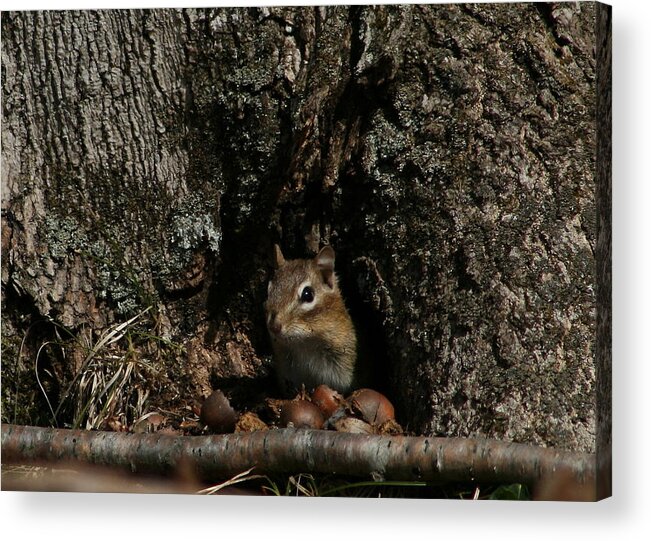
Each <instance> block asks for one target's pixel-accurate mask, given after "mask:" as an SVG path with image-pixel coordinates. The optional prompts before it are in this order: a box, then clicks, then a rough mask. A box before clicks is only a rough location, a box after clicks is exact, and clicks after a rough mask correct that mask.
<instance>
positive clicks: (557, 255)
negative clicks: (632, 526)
mask: <svg viewBox="0 0 651 541" xmlns="http://www.w3.org/2000/svg"><path fill="white" fill-rule="evenodd" d="M610 13H611V12H610V8H609V7H608V6H605V5H603V4H598V3H593V2H579V3H572V4H554V5H551V4H532V3H514V4H445V5H392V6H377V5H374V6H324V7H314V6H309V7H277V6H274V7H260V8H201V9H191V8H188V9H153V10H135V9H134V10H87V11H72V10H64V11H12V12H3V13H2V55H3V58H2V64H3V79H2V103H3V122H2V191H3V197H2V303H3V310H2V337H3V339H2V359H3V374H2V375H3V377H2V422H3V426H2V456H3V465H2V481H3V484H2V486H3V489H5V490H57V491H60V490H63V491H67V490H69V491H112V492H115V491H117V492H128V491H142V492H192V493H197V494H206V493H217V494H232V493H244V494H259V495H276V494H298V495H311V496H326V495H332V496H353V497H379V496H381V497H412V498H456V499H458V498H463V499H472V498H479V499H487V498H492V499H545V500H573V499H578V500H595V499H600V498H603V497H606V496H608V495H609V494H610V230H611V229H610V223H611V220H610V176H611V175H610V77H611V75H610V73H611V72H610ZM322 385H326V386H327V388H324V387H323V386H322ZM62 471H64V472H65V473H64V474H61V472H62Z"/></svg>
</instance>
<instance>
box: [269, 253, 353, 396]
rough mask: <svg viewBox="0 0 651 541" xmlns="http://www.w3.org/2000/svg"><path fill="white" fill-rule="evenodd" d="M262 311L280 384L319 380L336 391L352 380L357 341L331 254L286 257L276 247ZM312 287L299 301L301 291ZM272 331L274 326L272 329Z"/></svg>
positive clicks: (346, 388)
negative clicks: (274, 266) (309, 297)
mask: <svg viewBox="0 0 651 541" xmlns="http://www.w3.org/2000/svg"><path fill="white" fill-rule="evenodd" d="M276 262H277V269H276V271H275V273H274V276H273V278H272V280H271V281H270V282H269V291H268V297H267V302H266V303H265V312H266V315H267V327H268V328H269V335H270V337H271V343H272V346H273V350H274V362H275V367H276V373H277V376H278V380H279V383H280V385H281V387H282V388H283V389H284V390H285V391H287V392H291V391H292V390H294V389H297V388H300V386H301V385H305V387H306V388H308V389H311V388H314V387H316V386H317V385H320V384H322V383H325V384H326V385H329V386H330V387H332V388H334V389H337V390H338V391H340V392H344V393H345V392H348V391H349V390H351V388H352V386H353V384H354V374H355V363H356V360H357V339H356V336H355V328H354V326H353V322H352V320H351V319H350V316H349V315H348V311H347V310H346V306H345V304H344V301H343V299H342V297H341V293H340V291H339V286H338V284H337V279H336V275H335V274H334V252H333V251H332V249H331V248H324V249H323V250H322V251H321V252H319V254H318V255H317V256H316V257H315V258H314V259H295V260H289V261H286V260H285V259H284V258H283V257H282V253H280V250H279V249H278V250H277V251H276ZM306 285H309V286H310V287H312V289H313V290H314V297H315V299H314V301H313V303H302V302H301V301H300V295H301V291H302V289H303V288H304V287H305V286H306ZM274 329H275V330H274Z"/></svg>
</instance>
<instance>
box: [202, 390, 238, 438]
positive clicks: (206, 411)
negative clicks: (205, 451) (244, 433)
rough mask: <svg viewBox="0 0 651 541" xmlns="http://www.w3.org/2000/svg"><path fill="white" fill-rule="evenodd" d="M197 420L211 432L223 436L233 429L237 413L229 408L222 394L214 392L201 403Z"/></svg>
mask: <svg viewBox="0 0 651 541" xmlns="http://www.w3.org/2000/svg"><path fill="white" fill-rule="evenodd" d="M199 419H200V420H201V422H202V423H203V424H204V425H206V426H207V427H208V428H209V429H210V430H211V431H212V432H215V433H217V434H225V433H227V432H233V430H234V429H235V423H236V422H237V412H236V411H235V410H234V409H233V408H232V407H231V404H230V402H229V401H228V398H226V396H225V395H224V393H222V392H221V391H220V390H216V391H213V392H212V394H210V395H209V396H208V398H206V399H205V400H204V401H203V404H202V405H201V413H200V414H199Z"/></svg>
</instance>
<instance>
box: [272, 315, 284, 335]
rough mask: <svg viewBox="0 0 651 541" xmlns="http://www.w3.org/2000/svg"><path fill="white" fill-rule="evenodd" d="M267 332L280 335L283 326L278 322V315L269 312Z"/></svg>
mask: <svg viewBox="0 0 651 541" xmlns="http://www.w3.org/2000/svg"><path fill="white" fill-rule="evenodd" d="M269 330H270V331H271V333H272V334H280V331H282V330H283V326H282V324H281V323H280V321H278V314H277V313H276V312H271V314H270V316H269Z"/></svg>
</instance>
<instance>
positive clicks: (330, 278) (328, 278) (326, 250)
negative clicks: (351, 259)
mask: <svg viewBox="0 0 651 541" xmlns="http://www.w3.org/2000/svg"><path fill="white" fill-rule="evenodd" d="M314 260H315V261H316V265H317V267H319V270H320V271H321V275H322V276H323V281H324V282H325V283H326V284H328V286H330V289H334V287H335V251H334V250H333V249H332V246H324V247H323V248H321V251H320V252H319V253H318V254H316V258H315V259H314Z"/></svg>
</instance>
